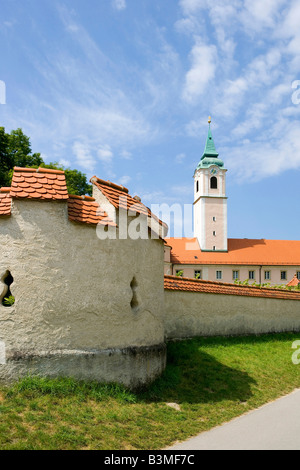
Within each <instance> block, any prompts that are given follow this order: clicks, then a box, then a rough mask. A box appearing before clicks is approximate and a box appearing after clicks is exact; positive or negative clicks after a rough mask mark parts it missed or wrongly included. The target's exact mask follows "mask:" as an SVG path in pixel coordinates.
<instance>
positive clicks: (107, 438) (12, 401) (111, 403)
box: [0, 333, 300, 450]
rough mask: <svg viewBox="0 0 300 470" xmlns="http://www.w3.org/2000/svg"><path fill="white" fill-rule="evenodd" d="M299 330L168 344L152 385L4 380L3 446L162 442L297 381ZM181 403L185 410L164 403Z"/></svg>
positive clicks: (149, 445)
mask: <svg viewBox="0 0 300 470" xmlns="http://www.w3.org/2000/svg"><path fill="white" fill-rule="evenodd" d="M297 339H300V334H292V333H290V334H276V335H265V336H258V337H254V336H249V337H244V338H220V337H218V338H197V339H194V340H187V341H182V342H179V343H169V345H168V366H167V369H166V371H165V373H164V375H163V376H162V377H161V378H160V379H159V380H157V381H156V382H155V383H154V384H152V385H151V386H150V387H149V388H148V389H146V390H144V391H140V392H136V393H133V392H129V391H128V390H125V389H124V388H123V387H121V386H118V385H99V384H96V383H82V382H76V381H74V380H72V379H57V380H50V379H40V378H27V379H24V380H22V381H20V382H19V383H17V384H15V385H14V386H12V387H10V388H5V387H0V449H1V450H4V449H106V450H123V449H128V450H129V449H149V450H151V449H160V448H165V447H167V446H170V445H171V444H172V443H174V442H175V441H179V440H184V439H186V438H188V437H190V436H192V435H195V434H197V433H199V432H201V431H206V430H208V429H210V428H212V427H213V426H216V425H219V424H221V423H223V422H226V421H228V420H230V419H232V418H234V417H236V416H239V415H241V414H243V413H245V412H247V411H249V410H251V409H253V408H256V407H258V406H261V405H263V404H264V403H266V402H268V401H271V400H274V399H276V398H278V397H280V396H282V395H285V394H287V393H289V392H291V391H292V390H294V389H295V388H299V387H300V365H299V366H296V365H293V363H292V361H291V356H292V353H293V352H294V351H293V350H292V349H291V346H292V343H293V341H295V340H297ZM167 403H176V404H177V405H179V407H180V410H176V409H174V408H172V407H170V406H168V405H167Z"/></svg>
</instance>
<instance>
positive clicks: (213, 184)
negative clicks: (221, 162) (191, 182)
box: [210, 176, 218, 189]
mask: <svg viewBox="0 0 300 470" xmlns="http://www.w3.org/2000/svg"><path fill="white" fill-rule="evenodd" d="M210 189H218V179H217V178H216V177H215V176H212V177H211V178H210Z"/></svg>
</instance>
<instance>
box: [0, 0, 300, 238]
mask: <svg viewBox="0 0 300 470" xmlns="http://www.w3.org/2000/svg"><path fill="white" fill-rule="evenodd" d="M299 25H300V3H299V1H291V0H289V1H285V0H264V1H263V2H262V1H261V0H230V1H229V0H214V1H213V2H212V1H209V0H85V1H83V0H64V1H59V2H58V1H55V0H26V2H24V1H21V0H2V1H1V14H0V43H1V61H0V80H2V81H4V82H5V84H6V104H5V105H3V104H2V105H0V117H1V119H0V125H3V126H5V128H6V130H7V131H10V130H12V129H16V128H18V127H21V128H22V129H23V130H24V132H25V133H26V134H27V135H28V136H30V138H31V142H32V148H33V151H35V152H41V154H42V156H43V158H44V159H45V160H46V161H59V162H61V163H63V164H65V165H67V166H71V167H73V168H78V169H79V170H81V171H83V172H85V173H86V174H87V176H88V177H91V176H93V175H94V174H97V176H99V177H100V178H103V179H110V180H111V181H114V182H117V183H121V184H124V185H125V186H127V187H128V188H129V189H130V193H131V194H133V195H134V194H138V195H139V196H141V197H142V200H143V202H145V203H146V204H147V205H151V204H152V203H156V204H159V203H167V204H174V203H180V204H189V203H192V201H193V179H192V176H193V172H194V169H195V167H196V165H197V163H198V161H199V160H200V158H201V156H202V153H203V149H204V145H205V140H206V135H207V128H208V124H207V118H208V116H209V115H211V116H212V132H213V136H214V141H215V145H216V147H217V149H218V151H219V153H220V158H222V159H223V161H224V162H225V166H226V168H228V173H227V195H228V197H229V200H228V209H229V210H228V212H229V215H228V222H229V230H228V235H229V237H232V238H234V237H237V238H239V237H241V238H244V237H245V238H270V239H299V232H300V230H299V229H300V217H299V211H300V209H299V192H298V190H299V186H300V185H299V179H300V122H299V116H300V103H299V102H300V99H297V100H295V99H293V100H292V96H294V97H295V93H296V91H297V90H295V88H294V89H293V88H292V84H293V83H294V87H295V81H297V80H300V27H299ZM299 85H300V82H299ZM297 86H298V85H297ZM298 95H299V97H300V93H299V94H298ZM298 95H297V96H298Z"/></svg>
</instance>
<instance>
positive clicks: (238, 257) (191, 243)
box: [166, 238, 300, 266]
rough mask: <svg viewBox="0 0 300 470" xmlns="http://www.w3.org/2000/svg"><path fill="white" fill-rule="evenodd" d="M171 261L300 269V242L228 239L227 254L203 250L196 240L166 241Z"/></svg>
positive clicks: (192, 263) (170, 239)
mask: <svg viewBox="0 0 300 470" xmlns="http://www.w3.org/2000/svg"><path fill="white" fill-rule="evenodd" d="M166 241H167V243H168V244H170V245H171V246H172V251H171V262H172V263H173V264H189V265H200V264H204V265H205V264H207V265H212V264H213V265H252V266H270V265H277V266H286V265H291V266H300V241H299V240H264V239H261V240H252V239H242V238H241V239H239V238H229V239H228V252H224V253H223V252H217V251H210V252H205V251H201V250H200V246H199V243H198V240H197V238H167V239H166Z"/></svg>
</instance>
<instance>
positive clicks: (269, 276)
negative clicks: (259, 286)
mask: <svg viewBox="0 0 300 470" xmlns="http://www.w3.org/2000/svg"><path fill="white" fill-rule="evenodd" d="M270 279H271V271H265V281H269V280H270Z"/></svg>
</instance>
